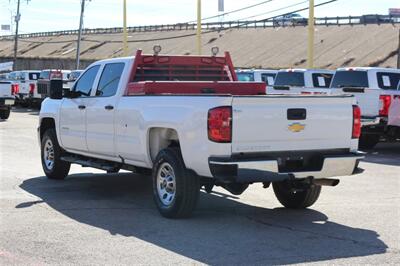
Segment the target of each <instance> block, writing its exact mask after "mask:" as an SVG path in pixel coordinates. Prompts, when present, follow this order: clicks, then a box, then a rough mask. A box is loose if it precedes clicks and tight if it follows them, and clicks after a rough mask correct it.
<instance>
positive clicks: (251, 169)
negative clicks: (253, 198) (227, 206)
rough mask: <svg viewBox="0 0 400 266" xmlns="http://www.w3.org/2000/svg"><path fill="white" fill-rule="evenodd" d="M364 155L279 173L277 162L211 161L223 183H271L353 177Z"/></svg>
mask: <svg viewBox="0 0 400 266" xmlns="http://www.w3.org/2000/svg"><path fill="white" fill-rule="evenodd" d="M363 158H364V156H363V154H362V153H355V154H349V155H343V156H327V157H325V158H324V160H323V165H322V168H321V170H318V171H301V172H279V167H278V161H277V160H260V161H220V160H210V161H209V165H210V170H211V173H212V174H213V176H214V177H215V178H216V179H218V180H221V181H234V182H271V181H282V180H285V179H290V178H306V177H314V178H316V179H318V178H327V177H337V176H348V175H352V174H353V172H354V169H355V167H356V164H357V161H359V160H361V159H363Z"/></svg>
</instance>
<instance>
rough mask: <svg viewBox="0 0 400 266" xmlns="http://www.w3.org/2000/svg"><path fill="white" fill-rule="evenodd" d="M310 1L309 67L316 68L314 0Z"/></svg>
mask: <svg viewBox="0 0 400 266" xmlns="http://www.w3.org/2000/svg"><path fill="white" fill-rule="evenodd" d="M309 1H310V7H309V15H308V50H307V54H308V55H307V68H314V0H309Z"/></svg>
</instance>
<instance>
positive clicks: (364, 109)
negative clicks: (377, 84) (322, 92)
mask: <svg viewBox="0 0 400 266" xmlns="http://www.w3.org/2000/svg"><path fill="white" fill-rule="evenodd" d="M331 90H332V93H333V94H352V95H354V97H355V98H356V101H357V105H358V106H360V108H361V116H362V117H377V116H378V115H379V108H380V106H379V104H380V101H379V90H376V89H370V88H351V87H349V88H337V89H331Z"/></svg>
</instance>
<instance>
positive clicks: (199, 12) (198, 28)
mask: <svg viewBox="0 0 400 266" xmlns="http://www.w3.org/2000/svg"><path fill="white" fill-rule="evenodd" d="M196 38H197V54H199V55H201V0H197V34H196Z"/></svg>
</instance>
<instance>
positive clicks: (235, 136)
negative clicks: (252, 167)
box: [232, 95, 353, 153]
mask: <svg viewBox="0 0 400 266" xmlns="http://www.w3.org/2000/svg"><path fill="white" fill-rule="evenodd" d="M352 103H353V98H352V97H349V96H335V97H333V96H331V97H329V96H325V97H324V96H272V95H271V96H257V97H248V96H247V97H246V96H243V97H240V96H235V97H233V103H232V109H233V114H232V116H233V121H232V153H255V152H271V151H299V150H322V149H343V148H350V146H351V134H352V123H353V113H352Z"/></svg>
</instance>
